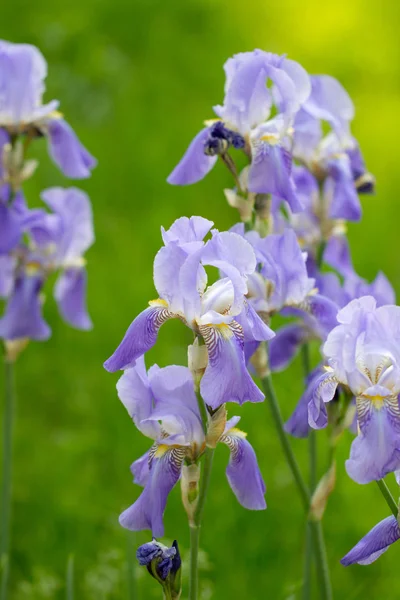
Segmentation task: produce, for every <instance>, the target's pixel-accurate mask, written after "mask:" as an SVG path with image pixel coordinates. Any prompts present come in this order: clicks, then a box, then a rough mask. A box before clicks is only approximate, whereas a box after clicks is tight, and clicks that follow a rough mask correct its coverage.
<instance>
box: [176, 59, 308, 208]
mask: <svg viewBox="0 0 400 600" xmlns="http://www.w3.org/2000/svg"><path fill="white" fill-rule="evenodd" d="M224 69H225V74H226V83H225V98H224V103H223V105H221V106H215V107H214V111H215V113H216V114H217V116H218V117H219V119H221V121H220V122H218V121H217V122H216V123H215V122H211V124H207V125H206V127H205V128H204V129H202V130H201V131H200V133H198V134H197V136H196V137H195V138H194V140H193V141H192V143H191V144H190V146H189V148H188V150H187V151H186V153H185V155H184V156H183V158H182V160H181V161H180V163H179V164H178V165H177V166H176V167H175V169H174V170H173V172H172V173H171V175H170V176H169V177H168V182H169V183H172V184H175V185H187V184H191V183H196V182H197V181H200V180H201V179H203V177H205V175H207V173H208V172H209V171H210V170H211V169H212V168H213V166H214V165H215V163H216V161H217V156H218V155H219V154H224V153H226V152H227V151H228V150H229V148H230V147H234V148H244V150H245V152H246V153H247V154H248V155H249V156H251V160H252V162H251V165H250V171H249V177H248V189H249V191H250V192H255V193H270V194H275V195H277V196H279V197H280V198H283V199H285V200H287V201H288V202H289V204H290V205H291V206H292V208H293V210H300V209H301V206H300V205H299V202H298V199H297V197H296V190H295V186H294V183H293V179H292V175H291V172H292V155H291V137H292V125H293V119H294V116H295V114H296V113H297V111H298V110H299V108H300V106H301V105H302V104H303V103H304V102H305V100H306V99H307V97H308V95H309V93H310V89H311V87H310V81H309V77H308V75H307V73H306V72H305V71H304V69H303V68H302V67H301V66H300V65H299V64H298V63H296V62H294V61H291V60H288V59H287V58H285V56H278V55H276V54H271V53H268V52H263V51H262V50H254V51H253V52H243V53H241V54H237V55H235V56H234V57H233V58H230V59H229V60H228V61H227V62H226V63H225V66H224ZM268 84H271V85H270V86H268ZM273 110H274V111H275V113H276V116H274V117H272V118H271V114H272V111H273Z"/></svg>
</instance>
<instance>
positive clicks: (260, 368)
mask: <svg viewBox="0 0 400 600" xmlns="http://www.w3.org/2000/svg"><path fill="white" fill-rule="evenodd" d="M250 362H251V364H252V365H253V367H254V370H255V372H256V374H257V376H258V377H260V378H264V377H267V376H268V375H269V373H270V371H269V364H268V352H267V348H266V346H265V344H260V345H259V346H258V348H257V350H256V351H255V352H254V354H253V356H252V357H251V359H250Z"/></svg>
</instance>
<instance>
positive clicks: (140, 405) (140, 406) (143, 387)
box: [117, 356, 161, 440]
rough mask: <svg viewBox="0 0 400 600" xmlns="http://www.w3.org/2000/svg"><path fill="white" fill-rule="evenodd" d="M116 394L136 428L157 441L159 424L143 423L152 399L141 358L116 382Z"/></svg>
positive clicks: (149, 412)
mask: <svg viewBox="0 0 400 600" xmlns="http://www.w3.org/2000/svg"><path fill="white" fill-rule="evenodd" d="M117 392H118V397H119V399H120V400H121V402H122V404H123V405H124V406H125V408H126V410H127V411H128V414H129V416H130V417H131V418H132V419H133V422H134V423H135V425H136V427H137V428H138V429H139V430H140V431H141V432H142V433H143V434H144V435H146V436H147V437H149V438H151V439H153V440H157V439H158V438H159V436H160V435H161V428H160V425H159V423H153V422H144V421H145V420H146V419H147V418H148V417H149V416H150V415H151V412H152V410H153V403H154V397H153V394H152V390H151V387H150V383H149V380H148V376H147V372H146V366H145V362H144V358H143V356H141V357H139V358H138V359H137V360H136V363H135V365H134V366H133V367H130V368H128V369H126V370H125V371H124V374H123V375H122V376H121V377H120V378H119V380H118V383H117Z"/></svg>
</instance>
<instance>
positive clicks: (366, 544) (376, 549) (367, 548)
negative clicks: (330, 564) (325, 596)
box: [340, 515, 400, 567]
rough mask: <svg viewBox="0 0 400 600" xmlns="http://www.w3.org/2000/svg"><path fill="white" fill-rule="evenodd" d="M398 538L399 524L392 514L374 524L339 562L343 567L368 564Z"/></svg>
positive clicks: (399, 532) (399, 535)
mask: <svg viewBox="0 0 400 600" xmlns="http://www.w3.org/2000/svg"><path fill="white" fill-rule="evenodd" d="M399 538H400V529H399V524H398V522H397V519H396V517H394V516H393V515H392V516H390V517H387V518H386V519H383V521H381V522H380V523H378V525H375V527H373V529H371V531H369V532H368V533H367V535H366V536H364V537H363V538H362V540H360V541H359V542H358V544H356V545H355V546H354V548H353V549H352V550H350V552H348V553H347V554H346V556H344V557H343V558H342V560H341V561H340V562H341V563H342V565H344V566H345V567H348V566H349V565H353V564H354V563H358V564H360V565H369V564H371V563H372V562H374V561H375V560H376V559H377V558H379V556H381V554H383V552H385V550H387V549H388V548H389V546H390V545H391V544H394V542H397V540H398V539H399Z"/></svg>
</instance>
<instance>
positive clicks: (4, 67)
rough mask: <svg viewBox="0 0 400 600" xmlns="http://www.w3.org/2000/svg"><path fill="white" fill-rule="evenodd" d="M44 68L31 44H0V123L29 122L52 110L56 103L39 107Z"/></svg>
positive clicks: (36, 50) (44, 64) (41, 58)
mask: <svg viewBox="0 0 400 600" xmlns="http://www.w3.org/2000/svg"><path fill="white" fill-rule="evenodd" d="M46 75H47V65H46V61H45V60H44V58H43V55H42V53H41V52H40V51H39V50H38V49H37V48H35V46H31V45H30V44H13V43H10V42H6V41H0V123H1V124H2V125H18V124H21V123H24V124H27V123H32V122H34V121H35V120H37V119H39V118H42V117H44V116H45V115H46V114H48V113H50V112H51V111H53V110H55V109H56V108H57V106H58V102H56V101H54V100H53V101H52V102H50V103H49V104H47V105H45V106H43V105H42V95H43V92H44V89H45V87H44V80H45V78H46Z"/></svg>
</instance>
